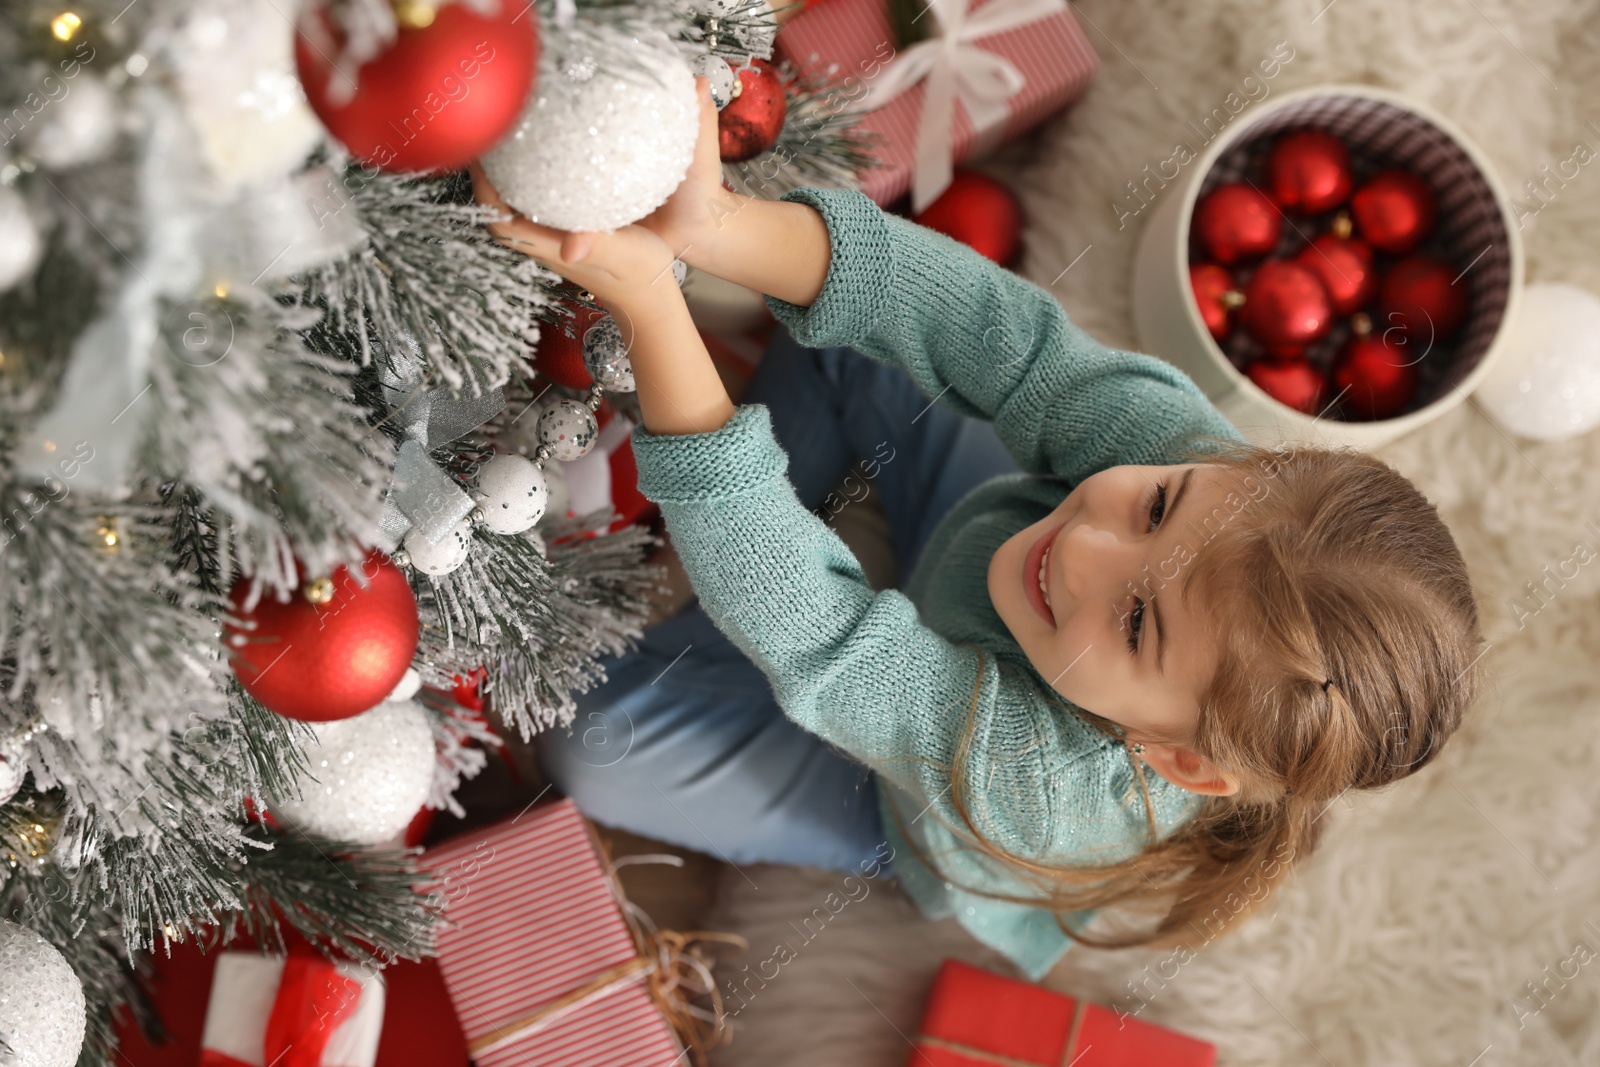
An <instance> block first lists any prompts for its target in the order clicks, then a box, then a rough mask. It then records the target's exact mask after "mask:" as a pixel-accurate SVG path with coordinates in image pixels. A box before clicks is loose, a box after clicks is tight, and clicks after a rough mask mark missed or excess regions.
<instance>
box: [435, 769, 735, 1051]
mask: <svg viewBox="0 0 1600 1067" xmlns="http://www.w3.org/2000/svg"><path fill="white" fill-rule="evenodd" d="M422 866H423V867H424V868H426V869H427V870H429V871H430V872H431V879H432V881H431V885H432V887H433V888H435V889H436V890H437V891H439V892H440V894H441V896H442V899H443V901H444V906H445V915H444V918H445V922H444V923H443V924H442V926H441V928H440V930H439V932H438V935H437V937H436V942H437V945H438V949H439V968H440V970H441V972H443V974H444V980H445V985H446V986H447V987H448V988H449V990H450V999H451V1001H452V1002H453V1003H454V1004H455V1008H456V1017H457V1018H458V1019H459V1020H460V1022H461V1027H462V1030H463V1031H465V1033H466V1036H467V1047H468V1050H469V1051H470V1052H471V1054H472V1058H473V1062H474V1063H475V1064H476V1065H477V1067H500V1065H508V1067H509V1065H517V1067H525V1065H526V1064H530V1063H537V1064H539V1065H540V1067H681V1065H682V1064H683V1063H684V1062H685V1054H686V1051H687V1052H689V1053H693V1055H694V1056H695V1060H696V1062H699V1061H700V1060H701V1058H702V1056H703V1049H704V1048H707V1047H710V1045H711V1044H713V1043H714V1042H715V1040H716V1039H720V1038H723V1037H726V1036H727V1026H726V1020H725V1018H724V1017H723V1016H722V1012H721V1004H720V999H716V989H715V985H714V983H713V982H712V981H711V980H710V971H709V969H708V968H707V967H706V966H705V962H704V961H703V960H700V959H699V957H698V956H696V955H695V954H694V953H693V952H691V951H684V950H683V945H684V944H685V943H686V942H687V941H689V940H693V939H697V938H698V939H716V940H728V941H732V942H734V943H735V944H742V943H743V939H742V938H738V937H734V936H732V935H719V934H707V933H704V932H701V931H696V932H695V933H694V934H693V935H683V934H678V933H676V932H674V931H670V930H665V931H651V932H650V933H648V934H646V933H642V932H641V931H640V930H639V929H638V928H637V927H635V926H634V925H632V924H631V923H630V922H629V921H628V919H626V918H625V915H629V912H630V911H632V912H636V911H637V909H634V908H633V906H632V905H630V904H628V902H627V900H626V898H625V897H624V896H623V894H622V888H621V885H620V884H619V883H618V882H617V880H616V877H615V873H614V871H613V870H612V868H611V865H610V861H609V860H608V859H606V858H605V848H604V845H603V844H602V843H601V842H600V840H599V838H598V836H597V835H596V834H595V831H594V828H593V826H592V825H591V824H590V823H589V822H588V820H587V819H585V818H584V817H583V815H582V813H581V812H580V811H579V810H578V807H577V805H576V804H574V803H573V802H572V801H571V800H560V801H556V802H552V803H546V804H542V805H539V806H537V807H535V808H532V809H531V810H528V811H525V812H523V813H522V814H520V815H518V816H516V817H515V818H512V819H508V820H506V821H504V822H501V823H498V824H496V825H494V826H492V827H489V828H488V829H486V830H482V831H479V832H476V833H469V834H465V835H462V836H461V837H457V838H452V839H451V840H450V841H448V842H446V843H445V844H443V845H441V846H439V847H437V848H434V849H430V850H429V851H428V852H426V853H424V855H423V859H422ZM629 917H630V918H631V915H629ZM678 968H683V969H684V973H681V974H680V973H678V971H677V969H678ZM697 974H698V976H699V977H700V978H701V981H700V982H699V983H697V984H696V983H694V982H693V981H692V979H693V978H694V977H696V975H697ZM696 990H698V991H701V992H709V993H710V994H711V995H712V996H713V998H714V1000H715V1004H716V1014H715V1018H714V1019H710V1020H709V1021H710V1022H711V1023H712V1024H714V1029H711V1028H709V1027H706V1026H705V1025H704V1024H705V1023H706V1022H708V1018H707V1015H708V1013H706V1012H705V1010H704V1009H700V1008H698V1007H697V1006H694V1005H690V1004H688V1003H687V1002H686V1001H685V1000H684V999H682V998H685V997H686V996H687V995H688V994H689V993H690V992H693V991H696ZM674 998H678V999H674ZM669 1019H670V1021H669Z"/></svg>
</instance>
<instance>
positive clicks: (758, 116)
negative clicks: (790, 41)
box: [717, 59, 789, 163]
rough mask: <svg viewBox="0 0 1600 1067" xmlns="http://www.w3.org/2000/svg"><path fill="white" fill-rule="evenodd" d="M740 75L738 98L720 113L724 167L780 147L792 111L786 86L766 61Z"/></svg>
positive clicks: (755, 62) (719, 143)
mask: <svg viewBox="0 0 1600 1067" xmlns="http://www.w3.org/2000/svg"><path fill="white" fill-rule="evenodd" d="M751 63H752V65H751V66H750V67H747V68H745V69H744V70H740V71H738V80H737V81H735V82H734V91H735V93H736V94H737V95H735V96H734V98H733V99H732V100H730V101H728V105H727V106H726V107H724V108H723V109H722V110H721V111H719V112H717V147H718V149H719V150H720V152H721V155H722V161H723V162H724V163H743V162H744V161H745V160H747V159H754V158H755V157H756V156H759V155H760V154H761V153H763V152H765V151H766V150H767V149H769V148H771V147H772V146H773V145H775V144H777V143H778V134H780V133H782V132H783V120H784V119H785V118H786V117H787V115H788V111H789V102H788V98H787V97H786V96H785V95H784V91H783V82H782V81H781V80H780V79H779V78H778V72H777V70H776V68H774V67H773V65H772V64H771V63H768V62H767V61H766V60H764V59H756V60H752V61H751Z"/></svg>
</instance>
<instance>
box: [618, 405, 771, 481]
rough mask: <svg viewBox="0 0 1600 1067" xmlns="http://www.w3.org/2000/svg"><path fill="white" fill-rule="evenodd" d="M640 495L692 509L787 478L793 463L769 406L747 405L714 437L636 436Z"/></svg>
mask: <svg viewBox="0 0 1600 1067" xmlns="http://www.w3.org/2000/svg"><path fill="white" fill-rule="evenodd" d="M633 458H634V461H635V462H636V463H637V464H638V467H639V492H641V493H643V494H644V495H645V496H646V497H648V498H649V499H650V500H652V501H654V502H655V503H657V504H690V503H697V502H700V501H705V500H715V499H717V498H719V497H727V496H733V495H736V494H739V493H742V492H745V491H747V490H749V489H752V488H754V487H756V486H758V485H760V484H762V483H764V482H768V481H771V480H772V479H773V478H784V477H786V476H787V472H788V465H789V458H788V456H786V455H785V454H784V451H783V448H782V447H781V446H779V444H778V441H777V438H775V437H773V435H772V416H771V415H770V414H769V413H768V411H767V408H766V406H765V405H763V404H742V405H740V406H739V407H737V408H735V409H734V413H733V418H731V419H729V420H728V421H727V423H726V424H725V425H723V427H722V428H721V429H718V430H712V431H711V432H710V433H691V434H653V433H650V432H649V431H647V430H646V429H645V428H644V427H643V426H637V427H635V428H634V431H633Z"/></svg>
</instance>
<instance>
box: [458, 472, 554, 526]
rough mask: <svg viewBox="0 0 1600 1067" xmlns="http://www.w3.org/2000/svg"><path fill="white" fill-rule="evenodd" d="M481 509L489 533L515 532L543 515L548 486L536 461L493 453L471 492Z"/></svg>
mask: <svg viewBox="0 0 1600 1067" xmlns="http://www.w3.org/2000/svg"><path fill="white" fill-rule="evenodd" d="M474 497H475V499H476V500H477V501H478V507H479V508H481V509H482V511H483V528H484V529H486V530H488V531H490V532H491V533H497V534H518V533H522V532H523V531H524V530H528V529H532V527H533V524H534V523H536V522H538V521H539V520H540V519H541V518H543V517H544V509H545V505H546V504H547V503H549V500H550V487H549V486H548V485H547V484H546V483H545V478H544V471H543V470H541V469H540V468H539V466H538V464H536V463H533V462H531V461H529V460H526V459H524V458H522V457H521V456H514V455H510V454H502V455H498V456H495V457H494V458H492V459H490V460H489V461H488V462H487V463H485V464H484V465H483V468H482V469H481V470H480V471H479V472H478V491H477V493H476V494H474Z"/></svg>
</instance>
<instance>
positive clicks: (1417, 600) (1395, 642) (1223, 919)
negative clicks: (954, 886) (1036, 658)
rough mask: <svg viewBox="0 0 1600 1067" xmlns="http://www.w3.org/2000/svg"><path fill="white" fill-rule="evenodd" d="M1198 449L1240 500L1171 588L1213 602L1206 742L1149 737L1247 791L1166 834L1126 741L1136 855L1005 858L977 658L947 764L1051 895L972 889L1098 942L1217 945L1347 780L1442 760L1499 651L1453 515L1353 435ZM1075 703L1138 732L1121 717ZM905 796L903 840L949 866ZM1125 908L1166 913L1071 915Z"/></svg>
mask: <svg viewBox="0 0 1600 1067" xmlns="http://www.w3.org/2000/svg"><path fill="white" fill-rule="evenodd" d="M1208 444H1209V446H1210V447H1209V448H1207V445H1208ZM1182 461H1183V462H1206V463H1210V464H1214V465H1216V466H1219V467H1221V468H1223V473H1224V474H1225V475H1231V476H1232V479H1233V483H1234V484H1236V485H1237V486H1238V487H1239V494H1238V496H1236V497H1235V498H1233V502H1234V503H1235V504H1240V503H1241V502H1242V504H1241V506H1239V507H1238V508H1237V510H1236V511H1234V512H1232V513H1231V514H1222V511H1221V509H1219V510H1218V511H1217V512H1215V513H1214V514H1213V518H1218V517H1220V519H1221V524H1222V525H1217V526H1215V527H1211V528H1210V535H1209V536H1208V537H1207V539H1206V540H1205V542H1204V544H1203V545H1200V546H1192V547H1193V552H1192V555H1191V556H1190V557H1189V559H1188V562H1187V563H1186V564H1185V571H1186V573H1184V574H1181V575H1179V576H1178V580H1177V581H1176V583H1173V584H1175V585H1176V587H1177V589H1178V595H1179V596H1180V597H1182V598H1183V602H1184V603H1185V604H1193V603H1196V602H1198V603H1199V604H1202V605H1204V607H1203V610H1202V611H1201V614H1202V615H1203V616H1204V617H1206V618H1208V620H1209V622H1210V627H1209V628H1210V632H1211V633H1212V634H1213V635H1214V636H1215V639H1216V640H1217V641H1218V643H1219V647H1220V656H1219V661H1218V665H1217V670H1216V674H1215V677H1213V678H1212V680H1211V684H1210V685H1209V686H1208V687H1207V688H1206V690H1205V691H1204V692H1203V693H1202V694H1201V698H1200V715H1199V720H1198V724H1197V726H1196V729H1195V731H1194V734H1193V736H1191V737H1186V738H1185V737H1172V738H1155V739H1153V740H1164V741H1168V742H1171V743H1176V744H1182V745H1184V746H1185V747H1188V748H1190V749H1192V750H1193V751H1195V752H1197V753H1199V754H1200V755H1202V756H1205V757H1206V758H1208V759H1210V760H1212V761H1213V762H1215V763H1216V764H1217V765H1218V766H1220V767H1222V768H1225V769H1227V770H1228V771H1230V772H1232V773H1233V774H1234V775H1236V776H1237V778H1238V780H1239V782H1240V788H1239V790H1238V792H1237V793H1235V794H1233V795H1229V796H1207V797H1204V798H1203V803H1202V804H1201V807H1200V810H1199V812H1198V814H1197V815H1196V816H1195V817H1194V818H1193V819H1192V820H1190V821H1188V822H1185V823H1184V824H1183V825H1181V826H1179V827H1178V828H1177V829H1176V830H1175V831H1173V832H1172V833H1170V834H1168V835H1167V836H1166V837H1164V838H1161V837H1160V836H1159V835H1158V832H1157V828H1156V820H1155V813H1154V809H1153V807H1152V806H1151V802H1150V793H1149V789H1148V787H1147V785H1146V781H1145V776H1144V774H1145V772H1144V768H1143V765H1142V763H1141V761H1140V760H1139V759H1138V758H1137V757H1135V756H1133V755H1132V753H1131V752H1130V754H1129V758H1130V759H1132V761H1133V767H1134V770H1135V772H1136V773H1137V775H1138V781H1139V786H1140V791H1141V792H1142V793H1143V797H1144V808H1145V819H1146V824H1147V830H1148V835H1149V836H1148V839H1147V842H1146V844H1145V845H1144V847H1143V849H1142V850H1141V851H1140V852H1139V853H1138V854H1137V855H1134V856H1132V857H1130V858H1127V859H1124V860H1121V861H1118V862H1110V863H1102V864H1097V865H1071V866H1067V865H1051V864H1045V863H1041V862H1038V861H1036V860H1033V859H1029V858H1026V857H1022V856H1016V855H1013V854H1010V853H1008V852H1006V851H1005V850H1004V849H1002V848H1001V847H999V846H998V845H996V844H995V843H994V842H993V841H992V840H991V839H990V838H989V837H988V836H986V835H985V834H983V833H982V831H980V830H979V829H978V827H977V826H976V825H975V824H974V823H973V820H972V817H971V814H970V790H969V786H968V782H967V780H966V774H965V767H966V764H967V762H968V757H969V751H970V748H971V744H972V739H973V734H974V730H975V729H976V726H977V723H976V712H977V706H978V693H979V688H978V686H980V685H981V682H982V673H983V662H984V661H983V658H982V655H981V653H980V659H979V679H978V683H977V684H975V686H974V689H973V696H972V702H971V704H970V706H969V708H968V713H967V719H966V724H965V727H964V729H963V730H962V733H961V737H960V740H959V742H958V744H957V746H956V751H955V758H954V761H953V767H952V768H951V778H950V787H951V788H950V793H951V798H952V801H953V804H954V807H955V809H956V811H957V813H958V814H959V815H960V817H961V819H962V822H963V823H964V824H965V827H966V833H965V834H963V833H961V831H960V830H959V829H957V828H954V827H952V829H953V830H956V833H957V835H958V836H959V837H962V838H964V839H968V840H969V842H970V843H969V847H972V848H976V849H977V850H978V851H979V852H981V853H982V854H983V855H985V856H987V857H990V858H992V859H995V860H998V861H1001V862H1002V863H1004V864H1005V865H1006V866H1007V867H1008V868H1009V869H1011V870H1013V871H1014V872H1016V873H1017V874H1019V875H1021V876H1022V877H1023V879H1024V880H1026V881H1028V882H1030V883H1032V884H1033V885H1035V886H1036V887H1038V889H1039V890H1041V894H1040V895H1039V896H1032V897H1028V896H1020V895H1008V894H1002V893H996V892H992V891H988V890H983V889H978V888H974V887H971V886H963V888H966V889H969V891H971V892H974V893H978V894H979V895H984V896H990V897H996V898H998V899H1004V900H1014V901H1018V902H1020V903H1024V904H1030V905H1035V906H1047V907H1049V908H1050V910H1051V911H1053V912H1055V914H1056V921H1057V923H1058V924H1059V925H1060V926H1061V929H1062V930H1063V931H1064V932H1065V933H1066V934H1067V935H1068V936H1069V937H1071V938H1072V939H1073V940H1075V941H1078V942H1080V943H1082V944H1087V945H1094V946H1097V947H1101V948H1121V947H1127V946H1133V945H1150V946H1177V945H1181V944H1185V943H1187V942H1190V941H1192V940H1193V938H1194V936H1195V935H1200V936H1201V938H1202V939H1203V940H1204V941H1209V940H1211V939H1212V937H1214V936H1216V935H1217V934H1218V933H1220V932H1222V931H1223V930H1226V929H1228V928H1230V927H1231V926H1233V925H1234V924H1235V922H1236V920H1237V919H1239V918H1241V917H1242V916H1243V915H1244V914H1245V913H1246V912H1248V911H1251V910H1253V909H1254V908H1256V907H1259V906H1260V905H1261V904H1262V903H1263V902H1265V901H1266V900H1267V899H1268V898H1269V897H1270V896H1271V894H1272V892H1273V890H1274V889H1275V888H1276V886H1277V885H1278V884H1279V879H1280V877H1281V875H1282V874H1283V872H1284V871H1286V870H1287V869H1288V868H1289V866H1290V864H1291V863H1292V862H1293V861H1294V860H1295V859H1297V858H1299V857H1303V856H1306V855H1308V854H1310V853H1311V852H1312V850H1313V849H1314V848H1315V847H1316V845H1317V842H1318V840H1319V839H1320V838H1321V836H1322V830H1323V826H1324V823H1323V822H1322V816H1323V815H1324V813H1326V811H1327V810H1328V808H1329V807H1330V806H1331V805H1332V804H1333V803H1334V802H1335V801H1337V800H1338V799H1339V797H1340V796H1342V795H1343V794H1344V793H1345V792H1346V791H1347V790H1350V789H1374V788H1378V787H1381V786H1385V785H1388V784H1389V783H1391V782H1395V781H1398V780H1399V779H1401V778H1404V777H1406V776H1408V775H1410V774H1414V773H1415V772H1416V771H1418V770H1420V769H1421V768H1422V767H1424V766H1426V765H1427V764H1428V762H1429V761H1430V760H1432V759H1433V758H1434V757H1435V756H1436V755H1437V754H1438V752H1439V749H1440V747H1441V746H1442V745H1443V744H1444V742H1445V740H1446V739H1447V738H1449V736H1450V735H1451V734H1452V733H1454V732H1455V730H1456V727H1457V726H1459V725H1460V723H1461V718H1462V714H1463V712H1464V711H1465V710H1466V708H1467V707H1469V706H1470V705H1471V704H1472V702H1473V700H1474V699H1475V697H1476V695H1477V691H1478V687H1479V684H1480V680H1479V674H1478V671H1477V664H1478V660H1479V658H1480V657H1481V656H1482V654H1483V652H1484V651H1485V649H1484V647H1483V637H1482V634H1481V633H1480V631H1479V626H1478V612H1477V605H1476V600H1475V597H1474V593H1473V589H1472V584H1471V581H1470V579H1469V577H1468V574H1467V568H1466V563H1465V561H1464V560H1463V559H1462V557H1461V552H1460V550H1459V549H1458V548H1457V547H1456V543H1455V540H1454V539H1453V538H1452V537H1451V535H1450V531H1449V530H1448V529H1447V528H1446V527H1445V524H1444V523H1443V521H1442V520H1441V519H1440V518H1439V514H1438V511H1437V510H1436V509H1435V508H1434V506H1433V505H1432V504H1431V503H1429V502H1428V500H1427V499H1426V498H1425V497H1424V496H1423V495H1422V493H1421V492H1420V491H1419V490H1418V489H1417V488H1416V486H1414V485H1413V484H1412V483H1411V482H1410V481H1408V480H1407V479H1406V478H1404V477H1403V476H1402V475H1400V474H1399V473H1398V472H1397V471H1395V470H1394V469H1393V468H1392V467H1390V466H1389V465H1388V464H1386V463H1384V462H1383V461H1382V460H1379V459H1377V458H1376V457H1373V456H1371V455H1368V454H1366V453H1364V452H1361V451H1358V450H1356V449H1353V448H1347V447H1312V446H1303V445H1294V446H1284V447H1282V448H1280V449H1276V450H1274V449H1268V448H1264V447H1261V446H1258V445H1255V444H1250V443H1247V442H1239V441H1235V440H1230V439H1226V438H1215V437H1203V438H1198V439H1196V441H1195V442H1194V447H1192V448H1191V449H1190V450H1189V451H1188V452H1186V453H1185V454H1184V456H1183V460H1182ZM1263 486H1264V487H1265V489H1264V491H1263V488H1262V487H1263ZM1258 494H1259V495H1258ZM1191 528H1194V529H1197V530H1201V529H1206V528H1207V527H1206V526H1205V524H1204V523H1203V522H1202V523H1201V524H1199V525H1193V524H1192V526H1191ZM1142 595H1143V596H1144V598H1145V599H1148V596H1149V591H1144V592H1143V593H1142ZM1197 598H1198V601H1197ZM1061 706H1062V708H1063V710H1064V711H1065V712H1067V713H1071V714H1079V715H1081V716H1082V717H1083V718H1085V719H1087V720H1088V721H1089V722H1091V723H1092V724H1093V725H1094V726H1096V727H1097V728H1099V729H1100V730H1102V731H1103V732H1105V733H1107V734H1109V735H1110V736H1113V737H1118V738H1121V737H1122V736H1123V730H1122V728H1121V727H1120V726H1118V725H1117V724H1116V723H1113V722H1111V721H1109V720H1107V719H1104V718H1101V717H1100V716H1098V715H1094V714H1093V713H1089V712H1085V711H1084V710H1083V709H1080V708H1076V707H1074V706H1072V705H1070V704H1067V703H1066V702H1065V701H1063V702H1062V705H1061ZM890 809H891V812H892V814H893V817H894V819H895V822H896V824H897V825H898V826H899V827H900V831H901V838H902V840H904V841H906V842H907V843H909V844H910V847H911V848H912V850H913V851H914V852H916V854H917V855H918V857H919V858H920V859H922V861H923V862H924V863H925V864H928V865H929V866H930V867H932V868H933V869H934V870H938V867H937V866H935V865H933V864H932V863H931V862H930V861H929V858H928V857H927V856H925V855H924V854H923V852H922V850H921V848H919V846H918V845H917V844H916V841H915V838H913V837H912V836H911V835H910V834H908V833H906V827H905V825H904V823H903V822H902V821H901V819H900V815H899V812H898V811H896V810H894V806H893V805H890ZM944 877H945V878H946V880H948V881H955V880H954V879H950V878H949V876H948V875H944ZM1041 899H1042V900H1043V901H1044V902H1045V903H1043V904H1041ZM1113 904H1115V905H1119V906H1123V907H1127V908H1129V909H1130V910H1133V911H1140V910H1143V911H1147V912H1148V911H1154V912H1155V913H1156V914H1157V915H1158V916H1159V918H1158V919H1157V921H1156V922H1155V923H1154V925H1153V926H1151V925H1150V924H1148V923H1146V924H1144V925H1143V927H1142V928H1138V929H1135V930H1132V931H1131V932H1124V933H1121V934H1110V935H1107V936H1100V937H1090V936H1088V935H1086V934H1084V933H1082V932H1080V931H1079V930H1076V929H1074V928H1073V927H1072V926H1071V925H1069V923H1068V922H1067V917H1068V915H1070V913H1072V912H1079V911H1087V910H1089V909H1096V908H1100V907H1104V906H1107V905H1113ZM1202 927H1203V928H1205V929H1204V931H1203V930H1202ZM1206 931H1209V933H1208V932H1206Z"/></svg>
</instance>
